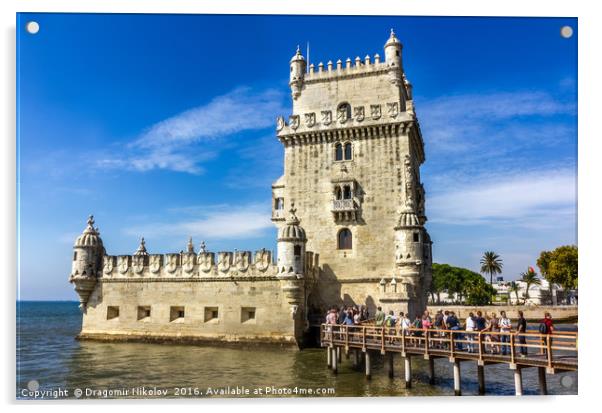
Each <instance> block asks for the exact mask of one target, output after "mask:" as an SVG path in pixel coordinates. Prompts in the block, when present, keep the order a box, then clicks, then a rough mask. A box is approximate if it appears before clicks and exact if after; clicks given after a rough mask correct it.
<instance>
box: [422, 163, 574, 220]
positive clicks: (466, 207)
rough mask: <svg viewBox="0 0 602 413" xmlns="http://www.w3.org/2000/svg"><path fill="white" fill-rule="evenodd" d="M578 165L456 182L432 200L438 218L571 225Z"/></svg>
mask: <svg viewBox="0 0 602 413" xmlns="http://www.w3.org/2000/svg"><path fill="white" fill-rule="evenodd" d="M576 184H577V182H576V176H575V170H573V169H568V168H566V169H557V170H532V171H524V172H522V173H515V174H506V175H500V176H497V177H491V178H489V179H488V180H479V181H478V183H476V184H472V185H467V184H463V185H460V186H450V187H448V188H446V190H444V191H442V192H439V193H435V194H434V195H433V196H431V197H430V198H429V199H428V210H429V218H430V221H431V222H434V223H445V224H455V225H479V224H487V225H498V226H505V227H507V226H516V227H523V228H539V229H542V228H553V227H562V228H567V227H568V228H571V227H574V226H575V223H576V216H575V214H576V210H577V205H576V203H577V198H576Z"/></svg>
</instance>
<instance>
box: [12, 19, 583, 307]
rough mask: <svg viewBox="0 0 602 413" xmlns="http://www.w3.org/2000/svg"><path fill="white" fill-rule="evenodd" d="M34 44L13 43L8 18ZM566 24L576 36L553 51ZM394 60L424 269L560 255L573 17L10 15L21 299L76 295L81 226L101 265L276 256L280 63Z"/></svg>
mask: <svg viewBox="0 0 602 413" xmlns="http://www.w3.org/2000/svg"><path fill="white" fill-rule="evenodd" d="M30 20H36V21H38V22H39V24H40V31H39V32H38V33H37V34H35V35H30V34H28V33H27V32H26V31H25V29H24V27H25V24H26V22H28V21H30ZM564 25H570V26H572V27H573V29H574V35H573V37H572V38H570V39H566V38H563V37H561V36H560V28H561V27H562V26H564ZM390 28H394V29H395V31H396V33H397V35H398V37H399V38H400V40H401V41H402V43H403V44H404V50H403V59H404V68H405V70H406V74H407V76H408V78H409V80H410V81H411V82H412V83H413V85H414V97H415V104H416V112H417V115H418V117H419V120H420V124H421V129H422V132H423V137H424V140H425V145H426V157H427V161H426V163H425V164H424V165H423V167H422V170H421V174H422V179H423V181H424V183H425V187H426V190H427V204H426V208H427V215H428V217H429V221H428V223H427V225H428V229H429V232H430V234H431V237H432V238H433V241H434V245H433V253H434V258H435V261H436V262H445V263H450V264H452V265H458V266H463V267H467V268H471V269H473V270H478V266H479V265H478V261H479V257H480V256H481V255H482V253H483V251H486V250H494V251H496V252H497V253H499V254H500V255H501V256H502V258H503V260H504V272H503V276H504V277H505V278H506V279H514V278H516V277H517V276H518V274H519V273H520V272H521V271H523V270H524V269H526V267H527V266H528V265H534V264H535V260H536V258H537V256H538V254H539V252H540V251H541V250H544V249H552V248H555V247H557V246H559V245H563V244H574V243H576V239H577V234H576V232H577V221H576V202H577V196H576V186H577V176H576V166H577V78H576V76H577V21H576V19H571V18H545V19H544V18H541V19H535V18H443V17H442V18H437V17H390V16H388V17H337V16H330V17H329V16H313V17H311V16H219V15H215V16H203V15H107V14H97V15H94V14H88V15H85V14H29V13H27V14H20V15H19V16H18V18H17V42H18V52H17V53H18V63H17V65H18V67H17V76H18V125H17V127H18V133H19V136H18V139H19V140H18V144H19V146H18V157H19V159H18V165H19V175H18V177H19V178H18V179H19V181H20V186H19V187H20V197H19V202H20V205H19V218H20V226H19V230H20V245H19V247H20V261H19V262H20V284H19V294H20V297H21V298H22V299H75V298H76V295H75V293H74V292H73V291H72V288H71V286H70V285H69V284H68V283H67V277H68V275H69V271H70V257H71V248H72V245H73V241H74V239H75V238H76V237H77V235H78V234H79V233H81V231H82V230H83V228H84V227H85V221H86V217H87V216H88V214H90V213H94V215H95V217H96V222H97V225H98V226H99V227H100V230H101V236H102V238H103V240H104V242H105V245H106V247H107V252H108V253H109V254H126V253H133V252H134V251H135V250H136V247H137V245H138V238H139V236H141V235H143V236H144V237H145V238H146V240H147V247H148V249H149V251H150V252H153V253H155V252H170V251H179V250H181V249H183V248H185V245H186V242H187V238H188V236H189V235H192V236H193V238H194V241H195V243H196V244H197V245H198V243H200V241H201V240H205V241H206V243H207V245H208V247H209V249H211V250H213V251H218V250H233V249H234V248H238V249H249V250H253V249H258V248H261V247H266V248H271V249H274V248H275V230H274V227H273V225H272V223H271V221H270V219H269V217H270V196H271V192H270V184H271V182H272V181H274V180H276V179H277V178H278V177H279V176H280V175H281V173H282V156H283V152H282V148H281V145H280V143H279V142H278V141H277V139H276V137H275V132H274V127H275V118H276V116H278V115H286V114H288V113H289V112H290V106H291V105H290V100H289V99H290V91H289V88H288V84H287V83H288V62H289V60H290V58H291V56H292V55H293V54H294V51H295V48H296V46H297V44H300V45H302V46H303V48H304V45H305V44H306V43H307V42H309V43H310V46H311V56H310V57H311V61H312V62H314V63H318V62H319V61H324V62H327V61H328V60H332V61H336V60H337V59H339V58H340V59H342V60H345V59H346V58H347V57H351V58H352V59H354V58H355V56H360V57H363V56H365V55H366V54H370V55H371V56H372V55H374V54H375V53H379V54H380V55H381V56H382V55H383V50H382V48H383V45H384V43H385V41H386V40H387V37H388V32H389V29H390Z"/></svg>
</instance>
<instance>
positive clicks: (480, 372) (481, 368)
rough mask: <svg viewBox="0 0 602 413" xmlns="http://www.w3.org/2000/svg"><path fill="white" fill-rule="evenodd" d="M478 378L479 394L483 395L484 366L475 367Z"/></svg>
mask: <svg viewBox="0 0 602 413" xmlns="http://www.w3.org/2000/svg"><path fill="white" fill-rule="evenodd" d="M477 375H478V377H479V394H485V366H477Z"/></svg>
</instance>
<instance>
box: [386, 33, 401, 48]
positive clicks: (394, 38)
mask: <svg viewBox="0 0 602 413" xmlns="http://www.w3.org/2000/svg"><path fill="white" fill-rule="evenodd" d="M392 44H395V45H401V42H400V41H399V39H398V38H397V36H395V32H394V31H393V29H391V36H389V40H387V43H385V47H387V46H390V45H392Z"/></svg>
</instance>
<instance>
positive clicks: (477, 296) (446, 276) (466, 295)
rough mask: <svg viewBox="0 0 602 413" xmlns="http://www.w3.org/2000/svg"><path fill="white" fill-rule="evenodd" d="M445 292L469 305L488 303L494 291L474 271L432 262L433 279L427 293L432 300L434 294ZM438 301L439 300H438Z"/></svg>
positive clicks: (433, 299)
mask: <svg viewBox="0 0 602 413" xmlns="http://www.w3.org/2000/svg"><path fill="white" fill-rule="evenodd" d="M442 292H446V293H447V294H448V295H449V296H450V297H451V296H454V295H455V296H456V299H457V301H458V302H460V303H462V302H464V301H466V303H468V304H471V305H484V304H490V303H491V301H492V297H493V296H494V295H495V293H496V291H495V289H494V288H493V287H491V286H490V285H489V284H487V282H486V281H485V279H484V278H483V277H482V276H481V275H480V274H477V273H476V272H474V271H471V270H468V269H466V268H461V267H452V266H451V265H448V264H437V263H434V264H433V280H432V282H431V287H430V288H429V293H430V294H431V298H432V301H433V302H435V296H437V297H438V298H439V294H440V293H442ZM438 301H440V300H438Z"/></svg>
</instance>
